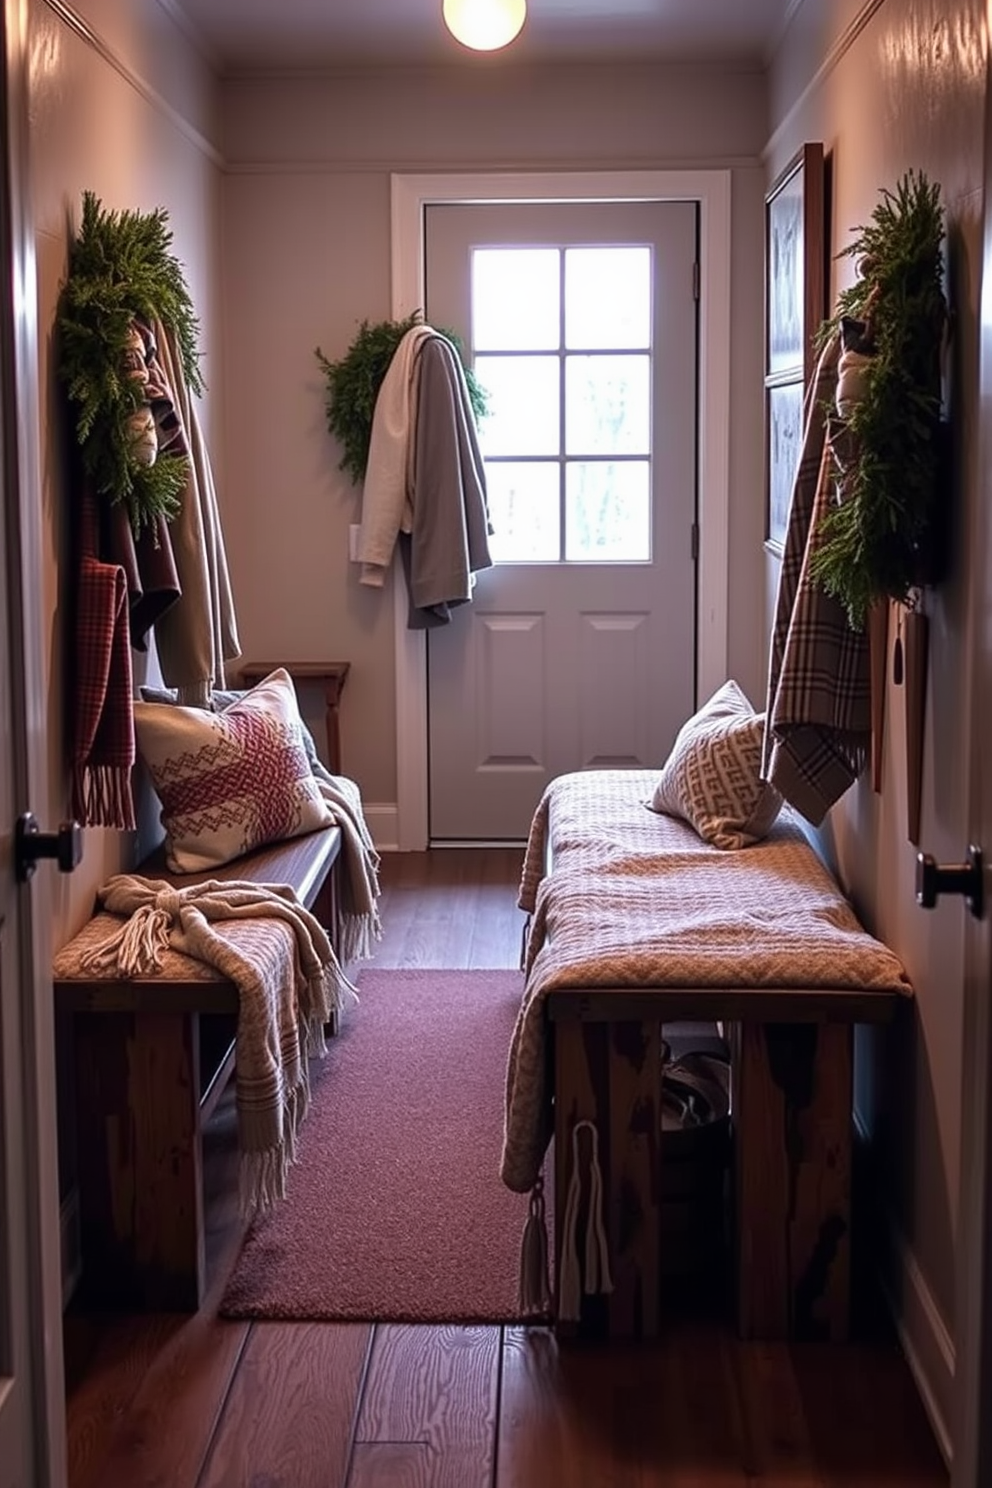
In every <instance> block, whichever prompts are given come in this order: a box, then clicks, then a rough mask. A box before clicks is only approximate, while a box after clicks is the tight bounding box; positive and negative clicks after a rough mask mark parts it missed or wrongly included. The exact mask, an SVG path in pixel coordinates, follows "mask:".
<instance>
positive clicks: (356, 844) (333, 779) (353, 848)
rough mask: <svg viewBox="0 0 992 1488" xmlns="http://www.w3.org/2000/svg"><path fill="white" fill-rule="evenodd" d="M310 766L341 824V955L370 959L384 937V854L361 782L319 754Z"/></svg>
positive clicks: (346, 957)
mask: <svg viewBox="0 0 992 1488" xmlns="http://www.w3.org/2000/svg"><path fill="white" fill-rule="evenodd" d="M310 768H311V770H312V771H313V774H314V776H315V777H316V780H317V785H318V787H319V789H320V794H321V795H322V796H323V798H324V801H325V803H326V804H327V806H328V807H329V808H330V810H331V812H332V814H333V816H334V821H335V824H336V825H337V826H339V827H340V828H341V877H340V886H341V893H340V903H339V905H338V911H339V913H338V948H339V950H340V952H341V960H342V961H344V962H345V963H347V962H349V961H361V960H367V959H368V957H369V956H371V954H372V949H373V946H374V944H375V942H376V941H377V940H380V939H381V938H382V923H381V921H380V919H379V902H378V901H379V854H378V852H377V851H376V848H375V845H374V843H373V841H372V834H371V833H370V832H369V829H368V825H367V823H366V821H365V813H364V811H363V810H362V795H361V791H360V790H359V788H358V786H357V785H356V784H355V782H354V781H353V780H349V779H348V777H347V776H346V775H332V774H331V772H330V771H329V770H328V769H327V768H326V767H325V766H324V765H323V764H321V762H320V760H319V759H317V757H316V755H314V756H313V758H312V759H311V761H310Z"/></svg>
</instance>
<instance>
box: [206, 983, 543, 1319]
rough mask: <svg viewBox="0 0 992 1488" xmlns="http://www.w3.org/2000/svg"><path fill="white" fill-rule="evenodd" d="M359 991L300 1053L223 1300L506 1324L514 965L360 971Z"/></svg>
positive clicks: (239, 1309)
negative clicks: (267, 1204)
mask: <svg viewBox="0 0 992 1488" xmlns="http://www.w3.org/2000/svg"><path fill="white" fill-rule="evenodd" d="M358 990H359V996H360V998H361V1002H360V1005H359V1006H358V1007H357V1008H354V1009H352V1010H351V1011H350V1012H349V1013H348V1014H347V1016H346V1018H345V1022H344V1026H343V1028H342V1031H341V1033H340V1034H339V1035H338V1037H337V1038H336V1039H334V1040H333V1041H332V1042H331V1044H330V1047H329V1052H328V1055H327V1058H326V1060H324V1061H323V1062H321V1061H314V1064H313V1066H312V1070H313V1101H312V1105H311V1109H310V1113H309V1115H308V1117H307V1119H306V1122H305V1123H304V1126H303V1128H302V1131H301V1133H300V1139H299V1143H298V1161H297V1163H296V1165H295V1167H294V1168H293V1169H292V1170H291V1172H290V1175H289V1180H288V1185H287V1198H286V1199H285V1201H283V1202H282V1203H279V1204H277V1205H276V1206H275V1208H274V1209H273V1210H272V1211H270V1213H269V1214H267V1215H265V1216H264V1217H263V1218H261V1219H260V1220H257V1221H255V1222H254V1223H253V1224H252V1225H251V1227H250V1228H249V1231H248V1234H247V1237H246V1240H245V1243H244V1247H243V1250H242V1252H241V1255H240V1257H239V1260H238V1262H237V1265H236V1268H235V1270H234V1273H233V1275H232V1277H231V1280H230V1282H229V1283H228V1287H227V1290H226V1293H225V1295H224V1299H223V1302H222V1305H221V1312H222V1313H223V1315H224V1316H226V1317H237V1318H268V1319H294V1318H295V1319H301V1320H302V1319H307V1320H327V1321H331V1320H353V1321H358V1320H366V1321H382V1322H418V1323H442V1322H446V1323H484V1322H513V1321H518V1320H519V1318H520V1313H519V1309H518V1306H517V1278H518V1269H519V1254H520V1239H521V1236H522V1234H523V1229H524V1224H525V1222H526V1219H527V1197H526V1195H522V1194H514V1193H511V1192H510V1191H509V1189H507V1188H505V1187H504V1185H503V1184H502V1183H501V1182H500V1177H499V1158H500V1149H501V1146H502V1140H503V1090H504V1080H505V1072H506V1057H507V1052H508V1049H509V1044H510V1036H511V1033H512V1031H513V1022H514V1018H515V1016H516V1012H517V1008H518V1007H519V1004H520V997H521V993H522V990H523V978H522V976H521V975H520V973H519V972H514V971H420V970H418V971H385V970H383V971H375V970H365V971H363V972H362V973H361V976H360V978H359V982H358ZM548 1220H549V1229H550V1224H551V1214H550V1212H549V1215H548Z"/></svg>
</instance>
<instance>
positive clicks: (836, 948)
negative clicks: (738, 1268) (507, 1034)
mask: <svg viewBox="0 0 992 1488" xmlns="http://www.w3.org/2000/svg"><path fill="white" fill-rule="evenodd" d="M655 780H656V774H655V773H654V772H650V771H640V770H590V771H583V772H580V773H578V774H571V775H562V776H560V777H559V778H558V779H557V780H554V781H552V783H551V785H550V786H549V787H548V789H547V791H546V792H545V794H544V797H543V798H542V800H541V803H540V805H539V807H538V809H537V812H536V813H535V816H534V821H533V823H532V826H531V832H530V837H529V840H528V843H527V851H526V854H525V858H524V867H523V875H522V880H521V888H520V898H519V904H520V907H521V909H523V910H525V911H527V912H528V913H529V914H531V916H532V919H531V924H530V931H529V937H528V944H527V952H526V957H525V966H524V970H525V973H526V985H525V989H524V996H523V999H522V1002H521V1007H520V1012H519V1014H518V1017H517V1022H516V1026H515V1028H514V1032H513V1038H512V1042H511V1045H510V1054H509V1060H508V1065H507V1084H506V1113H505V1130H504V1142H503V1154H502V1161H501V1176H502V1179H503V1182H504V1183H505V1184H506V1185H507V1187H508V1188H511V1189H514V1190H515V1191H517V1192H521V1193H524V1192H527V1191H528V1190H529V1189H531V1188H532V1187H533V1186H534V1184H535V1183H536V1182H537V1180H538V1179H539V1177H540V1171H541V1164H542V1162H543V1159H544V1153H545V1149H546V1147H547V1144H548V1141H549V1140H550V1136H551V1132H552V1124H553V1123H552V1112H551V1088H552V1087H551V1085H550V1083H549V1071H548V1068H547V1057H548V1049H547V1046H546V1040H545V1018H544V1006H543V1002H544V998H545V996H546V995H547V994H548V993H549V992H551V991H552V990H553V989H555V988H564V987H603V988H609V987H658V986H671V987H762V988H770V987H796V988H798V987H836V988H841V987H859V988H879V989H887V990H896V991H900V992H903V993H906V994H908V993H909V992H910V991H911V988H910V984H909V981H908V978H907V976H906V973H905V971H904V969H903V967H902V964H901V963H900V961H899V960H898V958H897V957H896V956H895V955H894V954H893V953H892V952H891V951H890V950H889V949H888V948H887V947H886V946H884V945H883V944H881V942H880V941H878V940H876V939H874V937H873V936H871V935H869V934H868V933H867V931H865V930H864V929H863V927H862V926H861V924H860V923H859V921H858V919H857V917H856V915H855V914H854V911H853V910H852V908H851V906H850V904H849V903H848V902H847V900H846V899H845V898H844V896H843V895H842V894H841V892H840V890H839V888H838V887H837V885H836V883H835V882H834V880H833V878H832V877H831V875H830V873H829V872H828V871H827V869H826V867H825V866H824V865H823V863H822V862H821V861H820V859H819V858H818V857H817V855H816V853H815V852H814V851H813V849H812V847H811V846H810V844H809V842H808V841H807V839H806V837H805V835H804V833H803V831H802V828H801V827H800V826H799V825H798V818H796V817H795V816H794V815H793V814H792V813H790V812H789V810H788V808H787V809H786V811H785V812H784V813H783V816H782V817H781V818H780V819H779V822H778V823H777V824H776V826H775V827H774V828H773V829H772V831H771V833H770V835H769V836H768V837H767V838H766V839H765V840H764V841H763V842H760V843H757V844H756V845H755V846H754V847H748V848H744V849H742V850H740V851H738V852H727V851H723V850H721V849H719V848H714V847H711V846H709V844H707V843H706V842H704V841H703V840H702V838H700V837H698V836H697V835H696V833H695V832H694V831H693V830H692V829H691V828H690V827H688V826H686V825H685V823H684V822H681V821H676V820H674V819H673V818H671V817H667V816H661V815H658V814H657V813H655V812H652V811H649V810H648V809H647V807H646V802H648V801H649V800H650V799H651V793H652V791H653V789H654V785H655ZM549 845H552V846H553V850H554V861H553V872H552V873H551V874H550V875H548V874H547V873H546V853H547V849H548V847H549Z"/></svg>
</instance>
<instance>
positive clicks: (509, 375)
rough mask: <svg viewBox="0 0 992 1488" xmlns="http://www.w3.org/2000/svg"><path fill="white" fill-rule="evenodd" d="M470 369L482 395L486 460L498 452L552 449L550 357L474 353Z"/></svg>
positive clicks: (556, 400) (556, 382)
mask: <svg viewBox="0 0 992 1488" xmlns="http://www.w3.org/2000/svg"><path fill="white" fill-rule="evenodd" d="M475 374H476V376H477V377H478V379H479V381H480V383H481V384H482V386H483V387H484V388H485V390H486V394H487V397H488V412H487V413H486V416H485V418H484V419H483V420H482V424H481V427H480V429H479V447H480V448H481V450H482V454H483V457H484V459H485V460H486V461H487V464H488V461H489V460H490V458H491V457H492V456H498V455H503V456H506V457H512V456H514V455H515V456H517V457H519V456H520V455H557V454H558V452H559V446H560V443H561V429H560V423H561V417H560V414H559V404H560V396H561V393H560V389H561V384H560V376H561V372H560V364H559V360H558V358H557V357H556V356H503V357H491V356H477V357H476V359H475Z"/></svg>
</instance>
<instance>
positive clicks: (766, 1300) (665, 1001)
mask: <svg viewBox="0 0 992 1488" xmlns="http://www.w3.org/2000/svg"><path fill="white" fill-rule="evenodd" d="M667 784H669V785H670V784H671V781H670V780H669V781H668V782H667ZM658 786H659V779H658V775H657V772H653V773H651V772H647V771H638V770H590V771H584V772H581V773H578V774H573V775H565V776H561V777H559V778H558V779H557V780H555V781H553V782H552V784H551V785H550V786H549V787H548V790H547V791H546V792H545V795H544V798H543V799H542V802H541V804H540V806H539V808H538V811H537V813H536V815H535V818H534V823H533V825H532V829H531V834H530V839H529V842H528V848H527V854H526V857H525V862H524V872H523V880H522V884H521V894H520V904H521V907H522V908H523V909H525V910H526V911H527V912H528V914H529V915H530V917H531V918H530V921H529V927H528V941H527V953H526V958H525V971H526V974H527V979H526V986H525V992H524V998H523V1003H522V1006H521V1010H520V1013H519V1016H518V1019H517V1024H516V1028H515V1031H514V1036H513V1042H512V1045H511V1050H510V1069H509V1081H508V1091H507V1110H506V1132H505V1139H504V1149H503V1159H502V1175H503V1180H504V1182H505V1183H507V1185H508V1186H509V1187H511V1188H513V1189H515V1190H519V1191H527V1190H532V1189H533V1188H534V1186H535V1185H536V1184H538V1183H539V1182H540V1181H541V1175H542V1164H543V1158H544V1154H545V1151H546V1150H547V1147H548V1145H549V1143H550V1141H551V1138H552V1136H553V1140H554V1167H555V1234H554V1237H553V1243H554V1262H555V1264H554V1276H555V1288H556V1297H555V1299H554V1311H555V1317H556V1325H557V1329H558V1332H559V1333H560V1334H562V1335H568V1334H574V1333H579V1334H589V1333H591V1334H600V1333H606V1334H608V1335H610V1336H615V1337H631V1336H652V1335H654V1334H655V1333H657V1331H658V1329H659V1326H660V1324H661V1321H662V1319H663V1316H664V1299H663V1298H662V1296H661V1295H660V1290H661V1288H660V1278H661V1276H662V1274H663V1267H662V1264H661V1258H662V1254H663V1247H664V1245H665V1235H664V1231H663V1226H662V1223H661V1216H662V1202H661V1183H660V1176H659V1175H660V1162H661V1144H660V1141H659V1132H660V1113H661V1081H662V1055H661V1050H662V1037H663V1031H664V1027H665V1024H666V1023H670V1022H674V1021H680V1020H684V1019H692V1020H696V1019H698V1020H705V1021H718V1022H719V1023H721V1024H722V1025H723V1026H724V1029H725V1031H726V1034H727V1036H728V1041H729V1043H730V1047H731V1065H732V1076H731V1078H732V1106H731V1123H732V1150H733V1159H732V1160H733V1195H732V1203H731V1210H732V1214H733V1250H734V1260H733V1269H734V1273H735V1276H734V1280H735V1291H736V1311H737V1320H738V1327H739V1331H740V1333H741V1334H742V1335H743V1336H744V1337H748V1338H785V1337H797V1336H806V1337H821V1338H831V1339H841V1338H844V1337H845V1336H846V1334H847V1331H848V1327H849V1284H850V1276H849V1272H850V1227H851V1137H852V1043H853V1025H854V1024H855V1023H858V1022H866V1023H872V1022H885V1021H887V1020H889V1019H891V1018H892V1017H893V1015H894V1013H895V1011H896V1009H897V1007H898V1006H899V1004H900V1002H901V1001H902V1000H904V999H906V998H907V997H909V996H910V995H911V988H910V986H909V982H908V980H907V978H906V976H905V972H904V970H903V968H902V966H901V964H900V963H899V961H898V960H897V958H896V957H895V956H894V955H893V954H892V953H891V952H890V951H889V950H888V949H887V948H886V947H885V946H883V945H882V944H881V943H880V942H878V941H877V940H875V939H874V938H873V937H872V936H870V935H868V934H867V932H866V931H865V930H864V929H863V928H862V926H861V925H860V923H859V922H858V920H857V918H856V916H855V914H854V912H853V910H852V908H851V906H850V904H849V903H848V902H847V900H846V899H845V897H844V896H843V894H842V893H841V891H840V889H839V888H838V886H837V884H836V883H835V882H834V880H833V878H832V876H831V874H830V873H829V871H828V870H827V868H826V867H825V866H824V864H823V862H822V861H821V859H820V857H819V855H818V854H817V853H816V852H815V850H814V849H813V847H812V846H811V844H810V842H809V840H808V838H807V836H806V834H805V832H804V830H803V828H802V825H801V823H800V821H799V818H798V817H797V816H796V815H795V814H794V813H792V812H791V811H790V810H789V808H787V807H786V808H782V810H781V814H780V815H779V817H778V820H777V821H775V815H776V813H777V812H778V810H779V808H780V807H781V802H780V801H779V802H777V803H776V804H775V810H774V811H771V812H769V813H768V814H767V816H766V819H765V820H763V821H762V822H761V827H760V832H756V833H755V834H754V835H749V836H748V838H747V839H746V840H747V845H746V846H743V847H742V850H728V847H731V846H732V844H731V843H730V842H729V841H728V842H727V844H726V845H725V846H716V845H715V843H714V840H713V838H714V835H715V833H716V831H718V830H720V828H718V827H716V826H714V824H713V823H711V824H710V826H709V827H707V829H706V834H705V835H704V834H702V833H701V832H700V830H699V829H698V827H699V820H698V819H697V821H696V822H693V823H692V824H690V821H689V820H687V819H679V818H678V817H677V816H676V815H675V814H674V811H673V807H674V802H673V801H672V800H671V799H670V798H669V799H668V800H666V802H665V805H664V809H662V808H661V807H660V805H659V802H658V798H657V787H658ZM752 805H753V803H752ZM652 808H653V809H652ZM748 809H749V810H750V809H751V808H750V807H749V808H748ZM682 815H683V817H688V815H689V813H688V812H684V813H682ZM737 825H738V827H739V826H740V822H738V823H737ZM723 826H724V827H725V826H726V822H724V823H723ZM737 845H738V846H739V847H741V846H742V845H741V844H739V843H738V844H737ZM590 1215H591V1218H592V1220H593V1224H592V1226H591V1227H590V1228H587V1221H588V1219H589V1218H590ZM597 1217H598V1218H600V1219H601V1221H602V1224H601V1228H599V1229H598V1233H599V1235H600V1236H601V1237H602V1239H603V1240H605V1250H606V1258H607V1268H606V1270H607V1272H608V1276H607V1275H606V1274H605V1273H604V1272H602V1271H601V1269H600V1267H599V1265H598V1263H597V1254H596V1253H597V1250H598V1249H599V1248H600V1245H597V1242H596V1238H595V1237H596V1234H597V1226H596V1224H595V1221H596V1219H597ZM590 1236H591V1237H592V1238H591V1240H590V1239H588V1238H587V1237H590Z"/></svg>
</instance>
